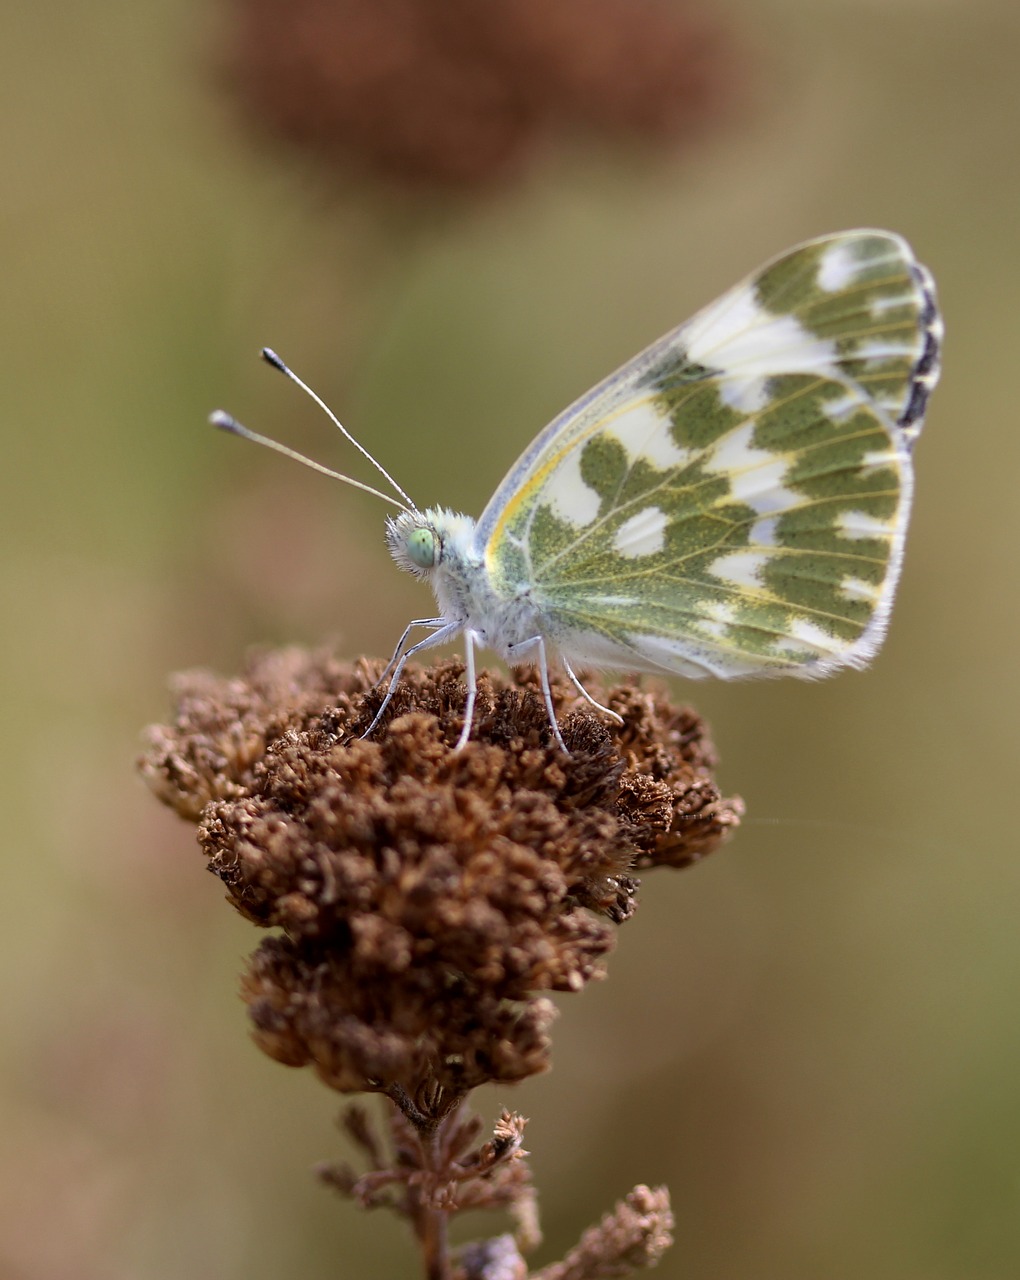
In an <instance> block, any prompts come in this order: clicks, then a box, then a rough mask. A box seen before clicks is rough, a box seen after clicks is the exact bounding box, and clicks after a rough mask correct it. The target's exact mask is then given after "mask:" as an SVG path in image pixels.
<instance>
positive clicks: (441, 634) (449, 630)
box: [361, 621, 461, 738]
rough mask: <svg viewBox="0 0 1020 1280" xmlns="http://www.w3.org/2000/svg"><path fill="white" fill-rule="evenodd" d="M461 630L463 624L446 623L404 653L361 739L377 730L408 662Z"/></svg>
mask: <svg viewBox="0 0 1020 1280" xmlns="http://www.w3.org/2000/svg"><path fill="white" fill-rule="evenodd" d="M413 625H414V623H412V624H411V626H413ZM419 625H420V624H419ZM460 629H461V624H460V623H459V622H446V621H444V622H443V625H442V626H441V627H440V628H439V629H438V630H437V631H435V632H433V634H432V635H430V636H426V637H425V639H424V640H419V641H418V643H417V644H413V645H411V647H410V649H408V650H407V651H406V652H405V653H403V654H402V655H401V656H400V658H399V659H398V660H397V664H396V666H395V667H394V669H393V675H392V676H391V677H390V687H389V689H388V690H387V691H386V697H385V698H383V700H382V705H381V706H380V708H379V710H378V711H377V712H376V713H375V715H374V716H373V717H372V723H371V724H370V725H369V726H368V728H367V729H366V730H365V732H364V733H363V734H362V735H361V737H363V738H367V737H368V735H369V734H370V733H371V732H372V730H373V729H374V728H375V726H376V725H377V724H378V723H379V721H380V720H381V719H382V717H383V713H384V712H385V710H386V708H387V707H388V706H389V705H390V699H391V698H392V697H393V695H394V694H395V693H396V691H397V685H398V684H399V683H400V677H401V676H402V675H403V673H404V668H405V667H406V666H407V663H408V660H409V659H410V658H413V657H414V655H415V654H416V653H420V652H421V650H422V649H429V648H431V647H432V645H436V644H445V643H446V641H447V640H452V639H453V637H454V636H455V635H456V634H457V632H458V631H460ZM408 630H410V627H408ZM405 638H406V632H405ZM402 643H403V638H402V639H401V644H402ZM397 652H398V653H399V652H400V650H399V646H398V649H397ZM394 657H396V654H394Z"/></svg>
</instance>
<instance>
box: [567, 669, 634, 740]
mask: <svg viewBox="0 0 1020 1280" xmlns="http://www.w3.org/2000/svg"><path fill="white" fill-rule="evenodd" d="M560 662H562V663H563V670H564V671H565V672H566V673H567V678H568V679H569V680H570V682H571V684H573V686H574V688H575V689H576V690H577V692H578V693H579V694H580V695H581V697H582V698H585V699H586V700H587V701H588V702H590V703H591V705H592V706H593V707H594V708H595V709H596V710H597V711H601V712H603V713H604V714H605V715H607V716H609V718H610V719H611V720H615V721H616V723H617V724H618V725H623V724H624V723H625V722H624V719H623V716H621V715H620V714H619V712H617V711H614V710H613V709H612V707H604V706H603V705H602V703H601V702H596V701H595V699H594V698H593V697H592V696H591V694H590V693H589V692H588V690H587V689H586V688H585V687H584V685H583V684H582V683H581V682H580V680H578V678H577V676H576V675H575V674H574V668H573V667H572V666H571V665H570V663H569V662H568V661H567V660H566V658H565V657H564V656H563V654H562V653H561V654H560Z"/></svg>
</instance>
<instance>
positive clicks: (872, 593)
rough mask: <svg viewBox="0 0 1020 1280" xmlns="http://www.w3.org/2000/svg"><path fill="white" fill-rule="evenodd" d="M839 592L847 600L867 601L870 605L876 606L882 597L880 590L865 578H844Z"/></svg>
mask: <svg viewBox="0 0 1020 1280" xmlns="http://www.w3.org/2000/svg"><path fill="white" fill-rule="evenodd" d="M839 590H840V594H841V595H843V596H845V597H846V599H847V600H866V601H867V602H868V604H874V603H875V601H876V600H877V599H878V597H879V595H880V588H878V587H876V586H875V584H874V583H873V582H868V581H866V580H865V579H864V578H844V579H843V581H842V582H841V583H840V587H839Z"/></svg>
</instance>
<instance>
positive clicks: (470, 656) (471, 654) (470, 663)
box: [454, 627, 478, 751]
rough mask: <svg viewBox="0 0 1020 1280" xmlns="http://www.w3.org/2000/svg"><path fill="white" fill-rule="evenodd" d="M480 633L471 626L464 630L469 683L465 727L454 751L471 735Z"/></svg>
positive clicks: (465, 676)
mask: <svg viewBox="0 0 1020 1280" xmlns="http://www.w3.org/2000/svg"><path fill="white" fill-rule="evenodd" d="M477 639H478V633H477V632H475V631H472V630H471V628H470V627H468V629H467V630H466V631H465V632H464V682H465V683H466V685H467V701H466V702H465V703H464V728H463V729H461V731H460V737H459V738H458V739H457V745H456V746H455V747H454V751H462V750H463V749H464V747H465V746H466V745H467V741H468V739H469V738H470V737H471V725H472V723H473V722H474V718H475V699H476V698H477V696H478V686H477V685H476V684H475V642H476V641H477Z"/></svg>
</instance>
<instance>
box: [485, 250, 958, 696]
mask: <svg viewBox="0 0 1020 1280" xmlns="http://www.w3.org/2000/svg"><path fill="white" fill-rule="evenodd" d="M940 336H941V326H940V321H939V319H938V313H937V310H936V307H935V299H934V290H933V287H932V284H931V279H930V277H929V276H928V273H927V272H926V271H925V270H924V269H923V268H922V267H920V266H919V265H918V264H917V263H916V262H915V261H914V259H913V256H912V254H911V252H910V249H909V247H908V246H907V245H906V243H905V242H904V241H903V240H902V239H901V238H900V237H898V236H895V235H891V234H889V233H887V232H880V231H850V232H845V233H842V234H838V235H834V236H827V237H825V238H823V239H820V240H816V241H812V242H810V243H808V244H805V245H802V246H800V247H798V248H796V249H793V250H790V251H789V252H788V253H786V254H784V255H783V256H782V257H780V258H777V259H775V260H774V261H773V262H771V263H769V264H767V265H766V266H765V267H763V268H762V269H761V270H760V271H759V272H757V273H756V274H755V275H754V276H752V277H750V278H749V279H748V280H747V281H745V282H744V283H743V284H741V285H738V286H737V287H736V288H735V289H732V290H731V291H730V292H729V293H727V294H726V295H724V296H723V297H722V298H721V299H719V300H718V301H717V302H715V303H713V304H711V305H710V306H709V307H707V308H706V309H705V310H704V311H702V312H700V313H699V314H698V315H697V316H695V317H694V319H693V320H691V321H689V322H688V323H687V324H685V325H682V326H681V327H680V328H679V329H676V330H674V331H673V332H672V333H670V334H667V335H666V337H664V338H662V339H660V341H659V342H657V343H655V344H653V345H652V346H651V347H649V348H648V349H647V350H646V351H644V352H643V353H642V354H641V355H639V356H638V357H637V358H636V359H635V360H633V361H631V362H630V363H629V364H628V365H626V366H624V368H622V369H621V370H619V371H618V372H617V373H616V374H614V375H612V376H611V377H610V378H608V379H607V380H606V381H605V382H603V383H602V384H600V385H599V386H598V387H596V388H595V389H594V390H593V391H592V392H590V393H589V394H588V395H587V396H585V397H583V398H582V399H581V400H579V401H578V402H577V403H576V404H574V405H572V406H571V407H570V408H569V409H568V410H567V411H566V412H565V413H564V414H561V415H560V417H559V418H557V419H556V420H555V421H554V422H553V423H551V424H550V425H549V427H547V428H546V430H545V431H543V432H542V434H541V435H540V436H539V437H538V439H537V440H536V441H535V442H534V443H533V444H532V446H531V447H530V448H529V449H528V450H527V451H526V453H525V454H524V456H523V457H522V458H521V459H520V461H519V462H518V463H517V465H516V466H515V467H514V469H513V470H512V471H511V472H510V474H509V476H508V477H507V479H506V480H505V481H504V483H503V484H502V485H501V486H500V488H499V490H497V493H496V495H495V496H494V498H493V500H492V502H490V504H489V506H488V507H487V508H486V510H485V512H484V513H483V515H482V517H481V519H480V521H479V525H478V528H479V537H480V539H481V541H482V544H483V546H484V554H485V560H486V566H487V569H488V573H489V575H490V579H491V581H492V582H493V583H494V585H495V586H496V587H497V589H498V590H500V591H501V592H503V593H507V594H516V595H521V594H524V593H526V594H527V595H528V596H529V597H530V599H531V601H532V603H533V605H534V606H535V607H536V609H537V610H538V612H539V613H540V614H541V616H542V618H543V620H544V622H545V624H546V626H547V635H548V638H549V639H550V640H552V641H553V642H554V643H555V644H556V645H557V646H558V647H559V648H560V650H561V651H562V652H563V653H564V654H566V655H567V656H568V657H571V658H576V659H577V660H581V661H583V660H588V661H592V662H595V663H598V664H604V665H609V666H614V665H615V666H625V667H637V668H646V669H649V668H650V669H665V670H669V671H676V672H680V673H683V674H687V675H692V676H700V675H706V674H712V675H718V676H724V677H730V676H739V675H752V674H768V673H780V672H789V673H792V674H797V675H822V674H825V673H826V672H828V671H830V670H834V669H836V668H837V667H840V666H844V665H861V664H863V663H865V662H866V661H867V660H868V659H869V658H870V657H871V655H872V654H873V653H874V651H875V649H876V648H877V647H878V645H879V643H880V641H881V637H882V634H883V632H884V629H885V625H886V622H887V619H888V614H889V609H890V606H891V602H892V595H893V592H894V590H895V585H896V579H897V576H898V573H899V566H900V561H901V558H902V548H903V538H904V534H905V529H906V522H907V517H908V514H909V508H910V494H911V482H912V469H911V459H910V448H911V445H912V443H913V440H914V439H915V438H916V436H917V434H918V432H919V430H920V426H921V420H922V415H923V410H924V406H925V402H926V400H927V396H928V394H929V392H930V390H931V388H932V387H933V386H934V383H935V380H936V378H937V369H938V365H937V361H938V346H939V339H940Z"/></svg>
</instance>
